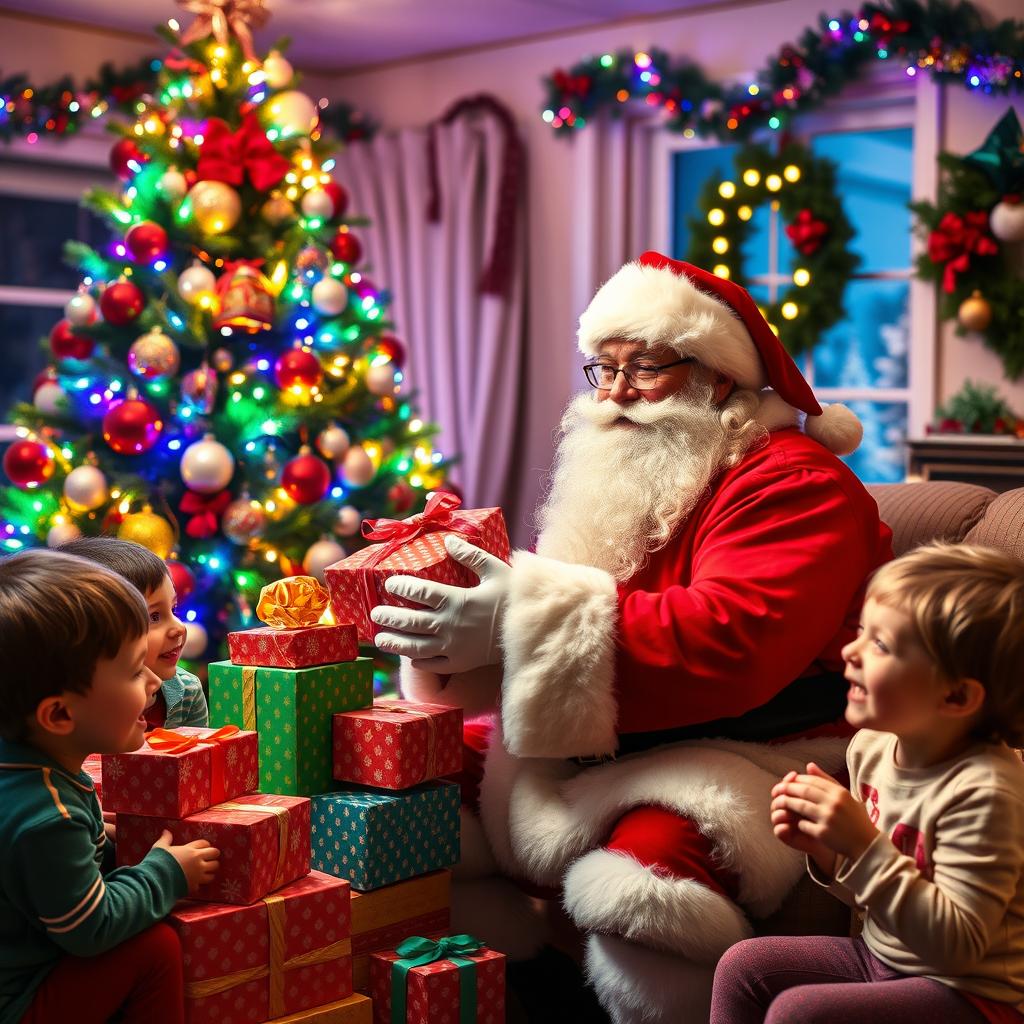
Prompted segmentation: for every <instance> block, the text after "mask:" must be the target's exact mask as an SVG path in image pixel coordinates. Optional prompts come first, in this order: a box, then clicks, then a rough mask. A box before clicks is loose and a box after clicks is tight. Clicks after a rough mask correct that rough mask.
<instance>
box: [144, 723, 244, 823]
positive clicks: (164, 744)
mask: <svg viewBox="0 0 1024 1024" xmlns="http://www.w3.org/2000/svg"><path fill="white" fill-rule="evenodd" d="M241 731H242V730H241V729H239V728H238V726H237V725H222V726H221V727H220V728H219V729H217V730H216V731H214V732H211V733H210V735H209V736H195V735H190V734H189V733H184V732H177V731H176V730H174V729H154V730H153V731H152V732H150V733H147V734H146V742H147V743H148V744H149V745H150V746H151V747H152V748H153V749H154V750H155V751H157V752H158V753H161V754H184V753H185V751H186V750H192V749H193V748H195V747H198V746H199V745H200V744H202V745H203V746H209V747H210V804H211V805H212V804H222V803H224V800H225V799H226V797H227V782H226V776H227V765H228V759H227V751H225V749H224V747H223V746H222V744H223V743H224V742H225V741H227V740H230V739H233V738H234V737H235V736H237V735H238V734H239V733H240V732H241Z"/></svg>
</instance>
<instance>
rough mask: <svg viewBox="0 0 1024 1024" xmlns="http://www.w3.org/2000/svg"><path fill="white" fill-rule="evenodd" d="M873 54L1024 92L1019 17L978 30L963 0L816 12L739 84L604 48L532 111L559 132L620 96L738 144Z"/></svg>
mask: <svg viewBox="0 0 1024 1024" xmlns="http://www.w3.org/2000/svg"><path fill="white" fill-rule="evenodd" d="M876 60H892V61H897V62H899V63H900V64H901V65H902V66H903V67H904V68H905V70H906V74H907V75H908V76H909V77H911V78H913V77H915V76H917V75H918V74H928V75H930V76H931V77H932V78H934V79H936V80H939V81H949V82H957V83H959V84H960V85H963V86H964V87H966V88H968V89H972V90H977V91H980V92H985V93H1010V92H1024V22H1020V21H1014V20H1013V19H1010V18H1007V19H1004V20H1003V21H1000V22H999V23H998V24H997V25H995V26H994V27H992V28H986V27H985V25H984V23H983V18H982V14H981V12H980V11H979V10H978V9H977V8H976V7H975V6H974V5H973V4H971V3H969V2H967V0H953V2H951V0H929V2H928V3H927V4H922V3H920V2H919V0H892V2H891V3H888V4H885V5H879V4H873V3H868V4H865V5H864V6H863V7H861V9H860V12H859V13H858V14H856V15H851V14H849V13H848V12H844V13H843V14H841V15H839V16H838V17H827V16H825V15H822V17H821V19H820V21H819V25H818V27H817V28H810V27H809V28H807V29H805V30H804V32H803V34H802V35H801V36H800V39H799V41H798V42H796V43H787V44H786V45H785V46H783V47H782V48H781V50H780V51H779V53H778V55H777V56H776V57H774V58H773V59H772V60H771V61H770V62H769V63H768V64H766V65H765V67H764V68H763V69H762V70H761V71H760V72H759V73H758V74H757V76H756V78H755V80H754V81H753V82H751V83H750V84H749V85H746V86H742V85H734V86H728V87H724V86H722V85H719V84H718V83H716V82H713V81H712V80H711V79H709V78H708V77H707V76H706V75H705V73H704V72H703V71H702V70H701V69H700V68H699V67H698V66H697V65H696V64H695V63H693V62H692V61H690V60H688V59H686V58H683V59H680V60H674V59H673V58H671V57H670V56H669V55H668V54H667V53H666V52H665V51H664V50H658V49H653V48H652V49H651V50H648V51H646V52H639V53H637V52H634V51H632V50H621V51H619V52H618V53H615V54H612V53H605V54H603V55H601V56H598V57H589V58H587V59H586V60H583V61H580V62H578V63H576V64H574V65H573V66H572V67H571V68H569V70H568V71H566V70H564V69H561V68H559V69H558V70H556V71H554V72H553V73H552V74H551V75H550V76H548V77H546V78H545V79H544V82H545V88H546V94H547V95H546V99H545V101H544V105H543V108H542V109H543V113H542V117H543V118H544V120H545V121H546V122H548V123H549V124H550V125H551V126H552V127H553V128H555V130H556V131H558V132H561V133H563V134H564V133H569V132H571V131H573V130H574V129H577V130H578V129H580V128H583V127H584V126H585V125H586V123H587V122H588V121H589V120H590V119H591V118H592V117H594V116H595V115H596V114H597V113H599V112H600V111H602V110H610V111H611V113H612V114H613V115H617V114H618V113H620V112H621V111H622V109H623V106H624V105H625V104H626V103H627V102H628V101H630V100H642V101H643V102H645V103H647V104H649V105H650V106H652V107H658V108H661V109H662V110H663V111H664V113H665V116H666V128H668V129H669V130H670V131H677V132H683V134H684V135H686V136H688V137H692V136H694V135H701V136H715V137H717V138H719V139H729V140H742V139H746V138H749V137H750V135H751V134H752V133H753V132H755V131H757V130H758V129H762V128H770V129H775V130H777V129H780V128H785V127H786V125H787V124H788V123H789V122H790V121H791V119H792V118H793V117H794V115H796V114H799V113H801V112H803V111H806V110H812V109H814V108H816V107H818V106H820V105H821V104H822V103H823V102H824V101H825V100H826V99H827V98H828V97H830V96H835V95H836V94H837V93H839V92H840V91H841V90H842V89H843V88H844V87H845V86H846V85H848V84H849V83H850V82H852V81H854V80H855V79H857V78H858V77H859V76H860V75H861V74H862V73H863V72H864V69H865V68H866V67H867V66H868V65H869V64H871V63H873V62H874V61H876Z"/></svg>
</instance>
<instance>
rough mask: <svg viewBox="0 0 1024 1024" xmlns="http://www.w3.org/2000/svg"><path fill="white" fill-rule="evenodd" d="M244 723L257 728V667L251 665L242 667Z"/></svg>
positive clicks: (248, 726) (247, 726) (248, 727)
mask: <svg viewBox="0 0 1024 1024" xmlns="http://www.w3.org/2000/svg"><path fill="white" fill-rule="evenodd" d="M242 725H243V726H245V728H246V729H248V730H249V731H252V730H254V729H255V728H256V669H255V668H253V667H252V666H250V665H245V666H243V668H242Z"/></svg>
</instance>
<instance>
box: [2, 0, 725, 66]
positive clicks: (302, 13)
mask: <svg viewBox="0 0 1024 1024" xmlns="http://www.w3.org/2000/svg"><path fill="white" fill-rule="evenodd" d="M698 5H700V6H707V3H706V0H369V2H368V0H268V6H269V7H270V8H271V10H272V12H273V16H272V17H271V19H270V23H269V24H268V25H267V27H266V28H264V29H263V30H262V31H260V32H259V33H257V42H258V44H259V45H260V47H267V46H269V45H270V44H271V43H272V42H273V41H274V40H275V39H278V38H280V37H281V36H283V35H288V36H291V38H292V47H291V50H290V51H289V57H290V58H291V60H292V61H293V63H295V64H296V65H298V66H299V67H302V68H305V69H307V70H320V71H325V72H327V71H334V70H341V69H347V68H352V67H359V66H363V65H367V64H375V63H380V62H383V61H394V60H403V59H407V58H411V57H419V56H423V55H426V54H431V53H445V52H450V51H453V50H463V49H467V48H472V47H477V46H482V45H488V44H494V43H502V42H510V41H513V40H516V39H523V38H527V37H530V36H536V35H542V34H546V33H552V32H566V31H571V30H573V29H584V28H588V27H591V26H595V25H601V24H607V23H608V22H614V21H622V20H625V19H629V18H635V17H640V16H644V15H651V14H661V13H666V12H670V11H679V10H684V9H686V8H687V7H696V6H698ZM3 9H7V10H11V11H21V12H24V13H26V14H31V15H34V16H36V17H41V18H45V19H55V20H58V21H63V22H75V23H79V24H84V25H89V26H91V27H95V28H106V29H116V30H119V31H123V32H131V33H138V34H140V35H146V34H148V33H150V32H151V31H152V28H153V26H154V25H156V24H159V23H160V22H162V21H166V20H167V19H168V18H171V17H178V20H179V21H180V22H181V23H182V25H187V24H189V22H190V21H191V19H192V15H190V14H186V13H184V12H183V11H181V9H180V8H179V7H178V5H177V4H175V3H172V2H170V0H132V2H131V3H125V0H0V10H3Z"/></svg>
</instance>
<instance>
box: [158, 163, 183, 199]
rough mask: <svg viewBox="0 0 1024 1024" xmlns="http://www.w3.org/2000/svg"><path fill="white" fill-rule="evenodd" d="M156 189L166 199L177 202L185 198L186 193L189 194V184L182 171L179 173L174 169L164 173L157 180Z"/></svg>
mask: <svg viewBox="0 0 1024 1024" xmlns="http://www.w3.org/2000/svg"><path fill="white" fill-rule="evenodd" d="M156 188H157V191H158V192H159V193H160V195H162V196H163V197H164V198H165V199H170V200H172V201H177V200H179V199H184V198H185V193H186V192H188V182H187V181H186V180H185V175H184V174H182V173H181V171H177V170H175V169H174V168H173V167H172V168H171V169H170V170H169V171H164V173H163V174H161V175H160V177H159V178H158V179H157V183H156Z"/></svg>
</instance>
